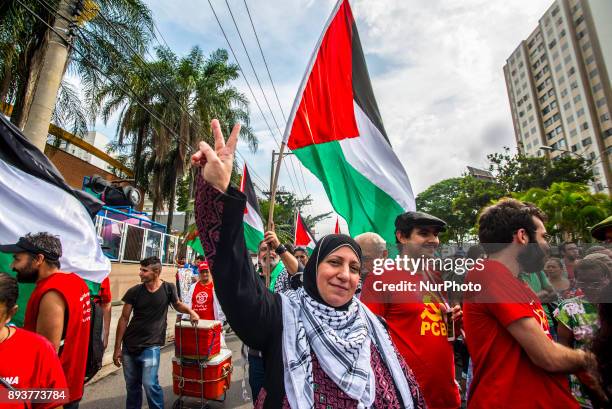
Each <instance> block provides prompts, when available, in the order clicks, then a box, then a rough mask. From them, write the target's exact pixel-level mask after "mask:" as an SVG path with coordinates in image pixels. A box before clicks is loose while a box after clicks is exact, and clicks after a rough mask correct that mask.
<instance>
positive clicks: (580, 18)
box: [574, 16, 584, 25]
mask: <svg viewBox="0 0 612 409" xmlns="http://www.w3.org/2000/svg"><path fill="white" fill-rule="evenodd" d="M583 21H584V16H580V17H578V18H577V19H576V20H574V24H575V25H578V24H580V23H582V22H583Z"/></svg>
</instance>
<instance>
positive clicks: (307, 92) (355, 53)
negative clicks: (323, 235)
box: [284, 0, 415, 241]
mask: <svg viewBox="0 0 612 409" xmlns="http://www.w3.org/2000/svg"><path fill="white" fill-rule="evenodd" d="M284 141H285V143H287V146H288V147H289V148H290V149H291V150H292V151H293V153H294V154H295V155H296V156H297V157H298V159H299V160H300V161H301V162H302V164H303V165H304V166H305V167H307V168H308V169H309V170H310V171H311V172H312V173H314V175H315V176H316V177H317V178H318V179H319V180H320V181H321V182H322V183H323V187H324V188H325V191H326V193H327V196H328V198H329V200H330V202H331V203H332V206H333V207H334V209H335V211H336V212H337V213H338V214H340V215H341V216H342V217H343V218H344V219H345V220H346V221H347V223H348V226H349V231H350V234H351V235H353V236H354V235H357V234H360V233H363V232H367V231H373V232H377V233H379V234H380V235H381V236H383V237H384V238H385V239H386V240H387V241H394V240H395V239H394V220H395V217H396V216H397V215H398V214H400V213H402V212H404V211H407V210H414V209H415V202H414V194H413V192H412V188H411V186H410V181H409V180H408V176H407V175H406V171H405V170H404V167H403V166H402V164H401V163H400V161H399V159H398V158H397V156H396V155H395V153H394V152H393V149H392V147H391V144H390V143H389V139H388V137H387V133H386V131H385V129H384V127H383V124H382V119H381V116H380V112H379V110H378V106H377V104H376V100H375V99H374V93H373V91H372V86H371V84H370V79H369V75H368V70H367V67H366V64H365V58H364V55H363V50H362V48H361V43H360V41H359V34H358V32H357V27H356V25H355V20H354V18H353V14H352V12H351V8H350V5H349V2H348V0H341V1H339V2H338V4H337V5H336V7H335V8H334V11H333V12H332V15H331V17H330V20H329V21H328V23H327V26H326V28H325V30H324V32H323V35H322V37H321V39H320V40H319V43H318V45H317V48H316V49H315V52H314V54H313V56H312V58H311V61H310V64H309V67H308V70H307V72H306V75H305V76H304V79H303V81H302V84H301V86H300V89H299V90H298V94H297V97H296V99H295V102H294V105H293V110H292V112H291V115H290V116H289V121H288V123H287V128H286V130H285V136H284Z"/></svg>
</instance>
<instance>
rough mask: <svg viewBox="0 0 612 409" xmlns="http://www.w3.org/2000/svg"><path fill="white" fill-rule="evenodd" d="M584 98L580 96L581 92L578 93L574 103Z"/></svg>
mask: <svg viewBox="0 0 612 409" xmlns="http://www.w3.org/2000/svg"><path fill="white" fill-rule="evenodd" d="M581 99H582V98H581V97H580V94H578V95H576V96H575V97H574V104H576V103H578V101H580V100H581Z"/></svg>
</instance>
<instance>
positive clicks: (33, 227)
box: [0, 115, 111, 325]
mask: <svg viewBox="0 0 612 409" xmlns="http://www.w3.org/2000/svg"><path fill="white" fill-rule="evenodd" d="M101 206H102V202H100V201H99V200H97V199H96V198H94V197H93V196H91V195H89V194H88V193H85V192H83V191H80V190H74V189H72V188H71V187H70V186H68V185H67V184H66V182H65V181H64V178H63V177H62V175H61V174H60V173H59V171H58V170H57V169H56V168H55V166H54V165H53V164H52V163H51V161H49V159H48V158H47V157H46V156H45V155H44V154H43V153H42V152H40V151H39V150H38V149H37V148H36V147H35V146H34V145H32V144H31V143H30V142H29V141H28V140H27V139H26V138H25V137H24V136H23V135H22V134H21V132H20V131H19V130H18V129H17V128H16V127H15V126H14V125H13V124H11V123H10V122H9V121H7V120H6V119H5V118H4V116H2V115H0V244H9V243H16V242H17V240H18V239H19V237H21V236H23V235H25V234H26V233H38V232H43V231H44V232H48V233H51V234H54V235H57V236H59V238H60V240H61V242H62V251H63V255H62V257H61V258H60V264H61V270H62V271H70V272H75V273H77V274H79V275H80V276H81V277H83V278H84V279H85V280H86V281H87V283H88V285H89V287H90V289H91V290H92V292H93V293H94V294H97V291H98V289H99V287H100V283H101V282H102V280H104V279H105V278H106V276H107V275H108V274H109V272H110V269H111V264H110V261H109V260H108V258H106V256H104V254H103V253H102V248H101V247H100V244H99V242H98V237H97V234H96V229H95V226H94V223H93V220H92V219H93V217H94V216H95V214H96V213H97V212H98V210H99V209H100V208H101ZM11 261H12V255H9V254H0V272H7V273H9V274H11V275H14V273H13V272H12V271H11V269H10V263H11ZM32 289H33V285H31V284H30V285H26V284H20V286H19V301H18V304H19V310H18V313H17V316H16V317H15V318H14V320H13V322H14V323H15V324H16V325H21V324H22V323H23V316H24V313H25V309H26V304H27V300H28V298H29V296H30V294H31V292H32Z"/></svg>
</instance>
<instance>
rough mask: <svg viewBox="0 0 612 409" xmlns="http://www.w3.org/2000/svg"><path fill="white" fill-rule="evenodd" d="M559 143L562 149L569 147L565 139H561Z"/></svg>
mask: <svg viewBox="0 0 612 409" xmlns="http://www.w3.org/2000/svg"><path fill="white" fill-rule="evenodd" d="M557 144H558V145H559V148H561V149H565V148H566V147H567V145H566V144H565V139H561V140H560V141H559V142H557Z"/></svg>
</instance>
